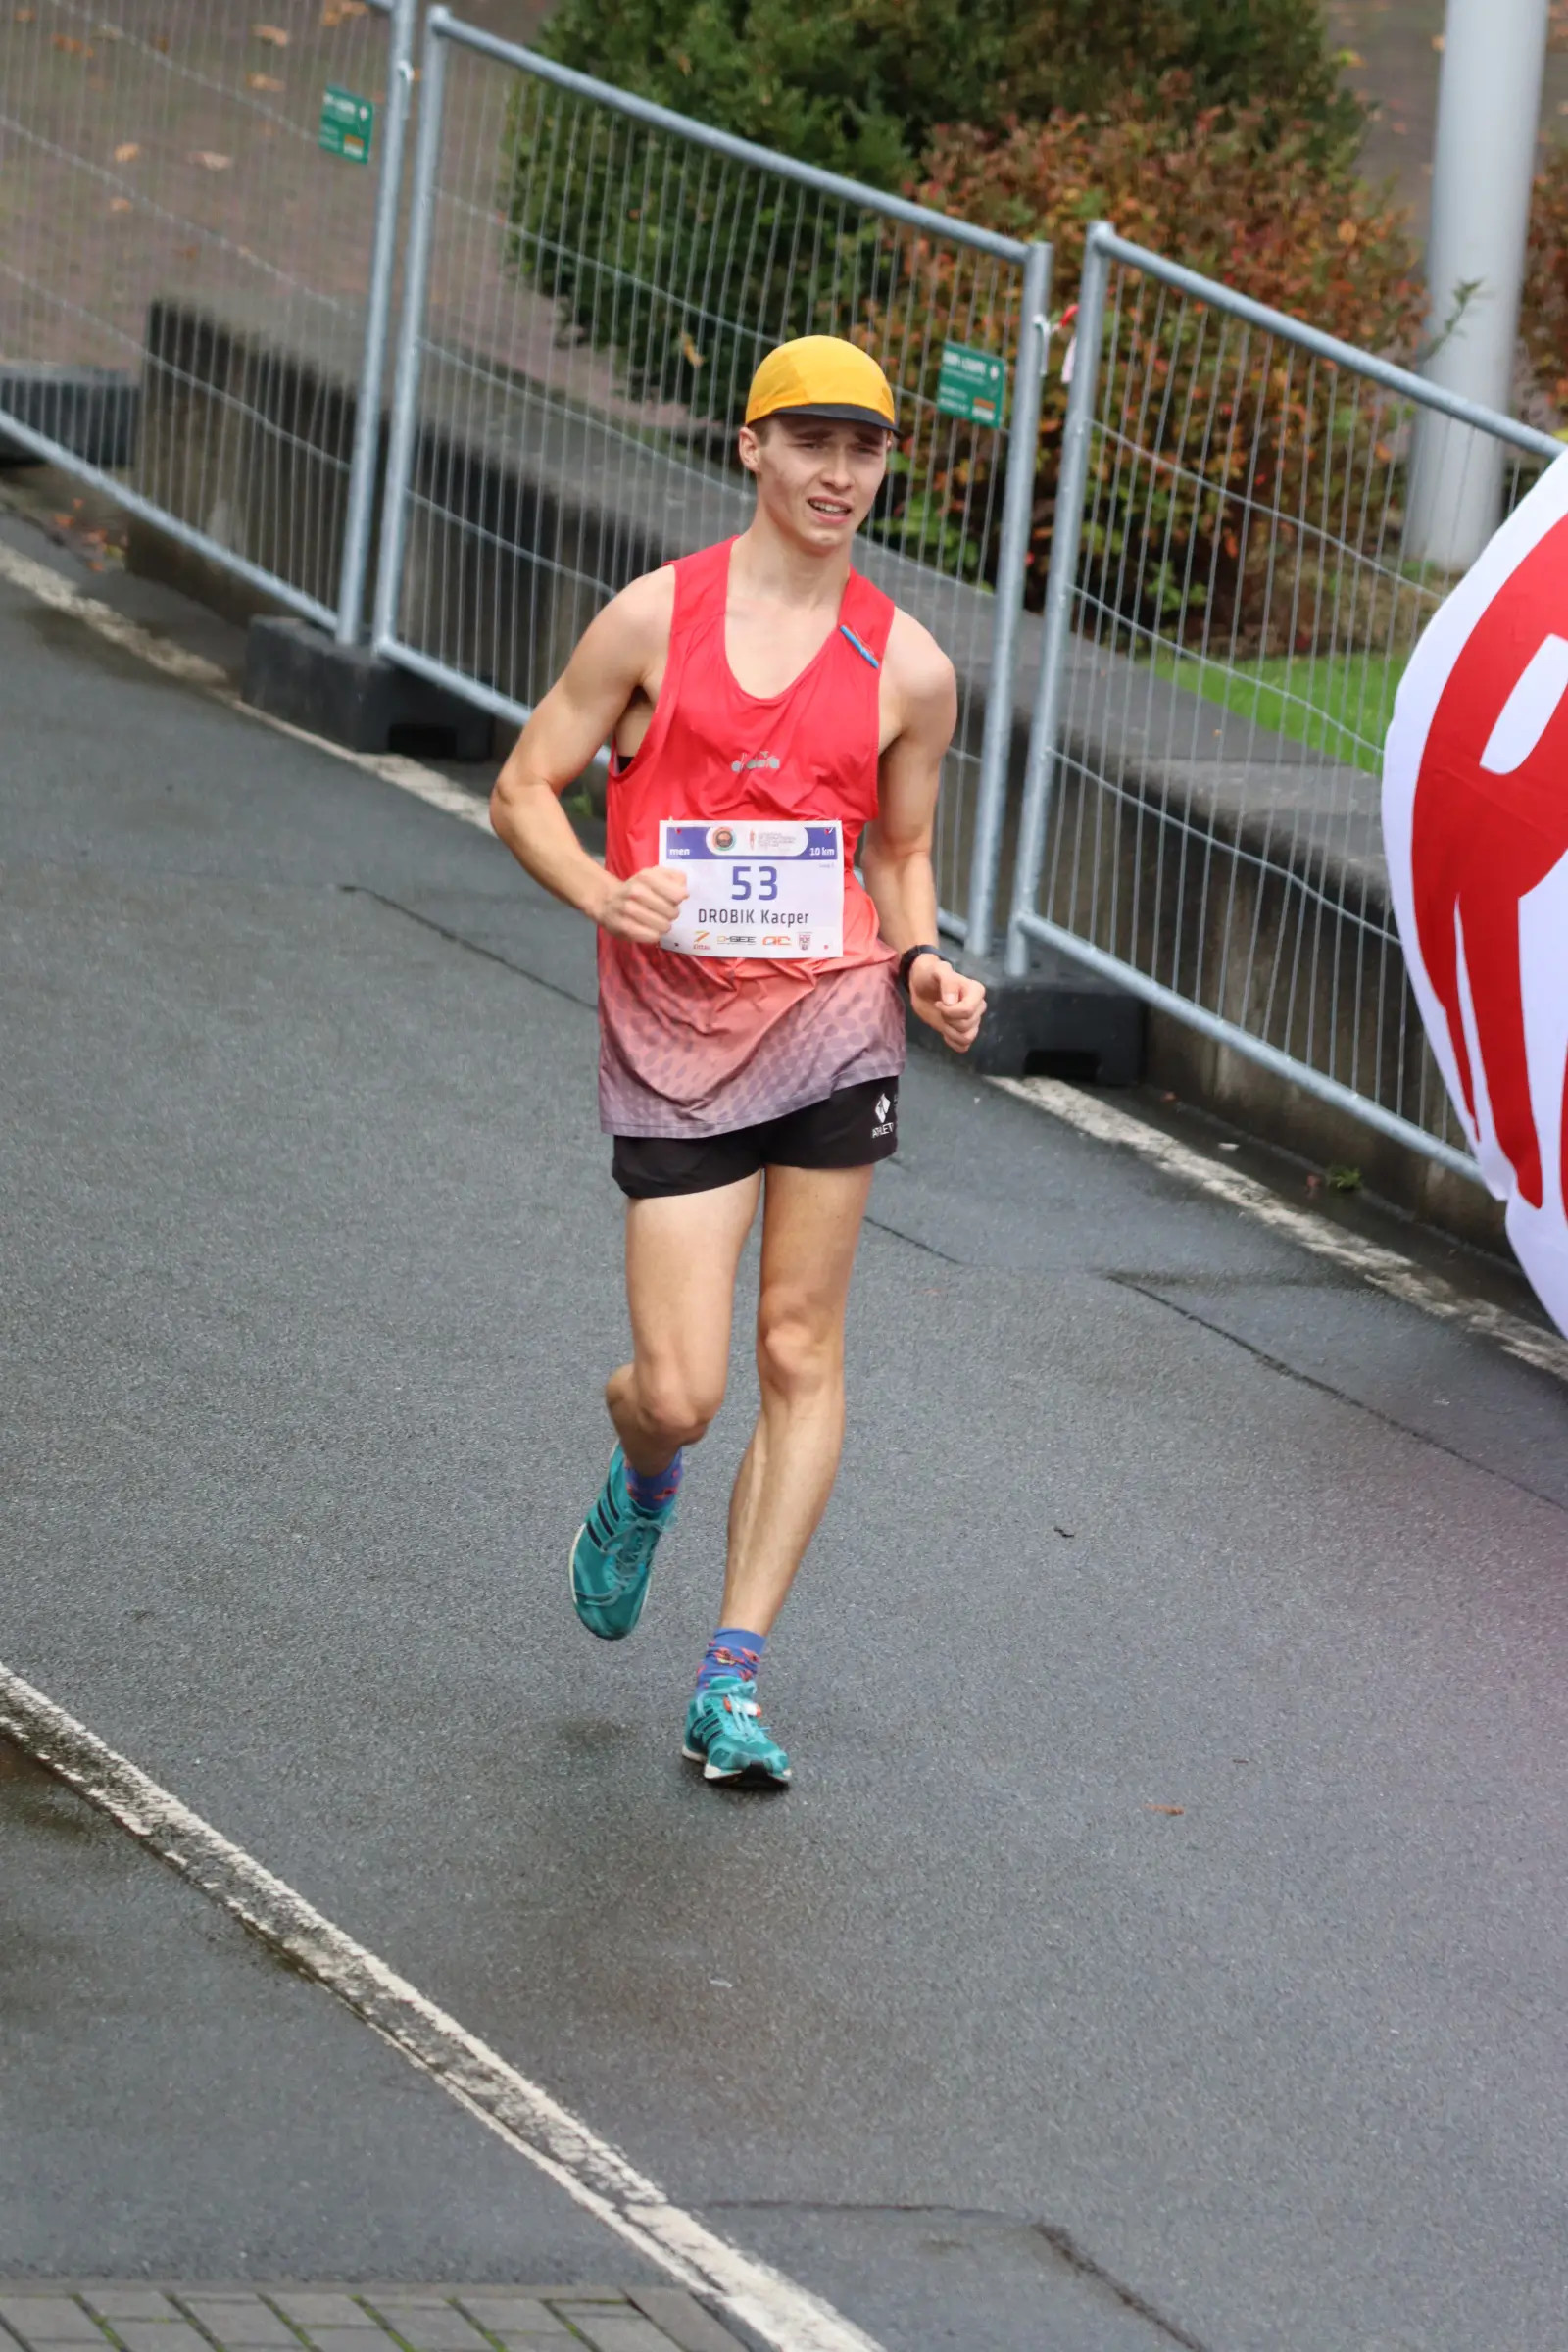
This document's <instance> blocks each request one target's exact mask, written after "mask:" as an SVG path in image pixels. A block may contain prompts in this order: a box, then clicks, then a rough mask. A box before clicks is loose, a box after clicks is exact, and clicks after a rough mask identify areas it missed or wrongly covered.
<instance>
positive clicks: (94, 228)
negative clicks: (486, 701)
mask: <svg viewBox="0 0 1568 2352" xmlns="http://www.w3.org/2000/svg"><path fill="white" fill-rule="evenodd" d="M414 19H415V0H255V6H254V7H247V8H244V9H239V8H232V7H221V6H213V5H210V4H209V0H32V5H30V6H25V7H23V6H19V7H8V8H7V9H6V10H5V11H4V12H3V13H0V432H3V433H4V435H5V436H6V438H8V439H9V440H11V441H12V442H13V443H15V444H17V445H19V446H20V447H22V448H23V449H25V451H27V452H28V453H29V454H31V455H33V456H36V457H40V458H47V459H51V460H53V461H54V462H55V463H57V464H59V465H61V466H67V467H69V468H70V469H72V470H73V472H75V473H77V474H79V475H80V476H82V477H83V478H84V479H86V480H88V481H90V482H93V483H95V484H97V485H99V486H101V487H102V488H104V489H105V490H106V491H107V492H108V493H109V494H110V495H111V496H113V497H114V498H115V499H116V500H117V501H118V503H119V504H120V505H121V506H123V507H124V508H126V509H128V510H129V511H130V512H131V513H132V514H135V515H143V516H145V517H147V518H149V519H151V520H154V521H156V522H157V523H158V524H159V525H160V526H161V527H162V528H165V529H167V530H169V531H171V532H172V534H173V536H175V537H176V538H179V539H181V540H183V541H184V542H186V543H187V544H189V545H191V546H193V547H195V548H197V549H198V550H199V551H200V552H201V553H203V554H204V555H206V556H209V557H210V558H212V559H213V560H214V561H215V562H216V563H218V564H221V565H223V566H225V567H226V568H227V569H229V570H231V571H233V572H236V573H238V574H239V575H241V576H242V577H244V578H246V579H248V580H250V581H251V582H252V583H253V584H255V585H257V586H259V587H263V588H266V589H268V590H269V591H270V592H272V593H273V594H275V595H277V596H278V597H279V598H280V599H281V600H282V601H283V602H284V603H286V604H289V605H292V606H293V607H294V608H295V609H296V610H298V611H300V612H302V613H307V614H309V615H311V616H312V617H314V618H317V619H319V620H321V621H324V622H326V623H328V624H329V625H337V626H338V627H339V630H340V633H341V634H343V635H345V636H349V635H352V634H353V633H354V629H355V626H356V624H357V623H358V621H359V617H360V613H359V606H360V599H361V596H362V594H363V582H364V553H363V550H364V540H365V537H366V534H367V533H368V523H369V505H370V492H371V489H372V486H373V468H374V463H375V456H376V450H375V423H376V410H377V406H378V397H379V380H380V347H381V344H382V343H383V342H384V336H385V320H386V307H387V294H388V290H389V280H390V271H391V264H392V254H393V248H394V243H395V233H396V194H397V180H398V165H399V156H400V149H401V142H402V135H403V123H404V121H405V118H406V113H407V106H408V82H409V54H410V48H411V45H412V38H413V27H414ZM400 64H401V67H402V71H401V72H400V71H398V70H397V69H398V67H399V66H400ZM329 91H335V92H337V93H340V96H339V98H338V99H337V100H335V101H333V102H331V103H330V104H329V103H328V92H329ZM358 102H368V104H369V106H370V107H372V108H373V110H374V112H373V116H371V117H370V118H368V119H367V117H366V116H365V114H364V113H363V112H361V111H359V106H358ZM333 123H335V125H336V128H335V131H334V129H333V127H332V125H333ZM334 137H335V140H336V146H337V152H336V153H329V152H327V151H326V149H325V147H324V146H323V143H322V142H323V139H325V140H331V139H333V138H334ZM367 145H368V155H367V154H366V153H365V149H366V147H367ZM220 338H223V339H225V347H226V348H227V350H228V354H229V356H228V358H227V361H226V364H225V365H224V366H223V367H222V368H217V367H215V365H214V349H215V344H216V342H217V341H218V340H219V339H220ZM285 359H287V360H288V361H290V362H291V363H292V362H296V361H297V362H303V363H304V368H303V369H300V368H295V369H293V370H292V371H288V370H285V368H283V366H282V365H281V363H282V362H283V361H284V360H285ZM313 361H314V362H319V363H322V377H321V382H320V385H319V388H318V389H317V390H315V391H314V392H312V391H309V390H306V389H303V388H302V386H303V385H305V384H307V383H308V382H309V380H310V376H309V370H310V367H311V364H312V362H313ZM91 369H101V370H104V371H106V373H105V377H104V380H103V381H102V383H101V384H100V385H98V386H96V387H94V386H92V385H91V384H84V382H83V371H84V370H91ZM155 378H156V386H155ZM356 380H358V381H359V383H360V386H361V392H362V398H361V400H360V402H359V404H358V406H359V414H360V417H361V427H360V433H359V440H358V444H356V442H355V439H354V428H353V425H352V422H351V418H352V415H353V412H354V403H353V402H352V401H350V400H345V399H343V398H342V397H341V394H340V392H339V390H338V387H340V386H341V385H342V384H343V383H344V382H345V381H346V382H347V383H349V384H350V385H352V384H353V383H354V382H355V381H356ZM328 385H330V388H328ZM154 388H156V391H157V395H158V397H157V399H156V401H150V400H149V397H148V395H149V393H150V392H151V391H152V390H153V389H154ZM367 390H368V393H369V397H368V398H365V397H363V395H364V394H365V393H366V391H367ZM138 393H139V394H140V395H141V398H140V404H139V416H138V406H137V394H138ZM88 408H91V409H92V410H93V411H94V412H95V413H94V414H93V415H92V416H90V417H89V416H87V415H85V414H84V411H85V410H86V409H88ZM154 415H156V417H157V419H158V422H157V424H156V425H154V424H153V423H152V422H151V419H152V417H154ZM106 423H107V424H109V425H112V426H113V427H114V428H115V429H114V430H112V431H109V432H108V433H107V434H106V432H105V430H104V429H103V428H104V426H105V425H106ZM84 424H86V425H88V426H89V427H90V428H91V429H89V430H87V431H85V432H84V431H83V426H84ZM117 443H118V446H117ZM285 477H287V478H289V479H290V480H291V481H293V482H294V483H296V484H297V483H300V482H302V481H303V483H304V486H305V495H304V497H303V498H300V497H296V498H292V499H291V498H289V497H285V496H284V495H282V494H281V490H280V487H279V485H280V484H281V482H282V481H283V480H284V478H285ZM236 483H238V484H240V485H242V486H243V495H244V498H245V500H246V502H247V505H248V510H249V517H250V520H251V524H252V528H251V529H250V531H249V532H248V533H244V532H241V531H239V530H238V529H237V528H236V517H235V514H234V511H233V510H234V504H235V488H234V485H235V484H236ZM302 508H304V509H308V510H309V512H310V514H311V515H312V523H311V527H310V529H309V530H308V532H307V531H302V530H300V529H299V527H298V525H297V523H296V524H290V523H288V522H286V521H284V520H282V519H278V518H282V517H287V516H289V515H296V516H297V515H298V514H299V513H300V512H301V510H302ZM351 508H352V510H353V512H354V514H355V515H356V517H357V527H358V531H359V543H358V550H357V552H355V551H353V550H351V555H350V560H349V562H348V563H347V564H344V563H343V561H342V555H343V544H344V534H345V526H346V524H347V522H348V519H349V515H350V511H351ZM270 517H271V518H273V519H269V518H270ZM245 546H249V548H250V550H251V552H250V553H249V554H246V553H243V552H240V551H241V549H242V548H243V547H245Z"/></svg>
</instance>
